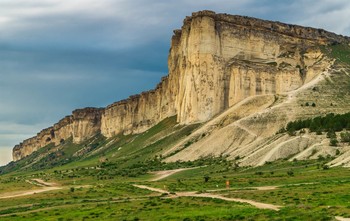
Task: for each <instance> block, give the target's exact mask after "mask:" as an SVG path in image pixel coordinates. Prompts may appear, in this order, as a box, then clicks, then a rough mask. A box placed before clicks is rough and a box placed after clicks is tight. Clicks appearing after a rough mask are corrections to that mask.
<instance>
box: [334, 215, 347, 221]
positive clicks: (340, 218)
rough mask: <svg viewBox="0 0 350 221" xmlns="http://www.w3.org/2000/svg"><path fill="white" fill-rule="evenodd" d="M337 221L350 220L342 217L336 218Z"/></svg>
mask: <svg viewBox="0 0 350 221" xmlns="http://www.w3.org/2000/svg"><path fill="white" fill-rule="evenodd" d="M335 219H336V220H339V221H350V218H344V217H341V216H336V217H335Z"/></svg>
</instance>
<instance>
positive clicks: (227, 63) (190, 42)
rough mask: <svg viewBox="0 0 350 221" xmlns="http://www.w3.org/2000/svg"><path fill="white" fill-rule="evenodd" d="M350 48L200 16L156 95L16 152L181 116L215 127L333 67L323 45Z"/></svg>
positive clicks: (310, 32)
mask: <svg viewBox="0 0 350 221" xmlns="http://www.w3.org/2000/svg"><path fill="white" fill-rule="evenodd" d="M344 42H349V38H347V37H343V36H340V35H336V34H334V33H330V32H327V31H324V30H320V29H314V28H306V27H301V26H296V25H288V24H283V23H279V22H270V21H264V20H259V19H254V18H249V17H242V16H233V15H227V14H216V13H214V12H211V11H201V12H197V13H193V14H192V16H191V17H187V18H186V19H185V20H184V25H183V27H182V29H181V30H175V31H174V35H173V37H172V41H171V49H170V54H169V58H168V66H169V75H168V76H167V77H164V78H162V81H161V83H159V84H158V86H157V87H156V88H155V89H154V90H151V91H148V92H144V93H141V94H140V95H135V96H131V97H130V98H128V99H126V100H122V101H119V102H116V103H114V104H112V105H109V106H108V107H106V108H105V109H94V108H86V109H82V110H76V111H74V112H73V115H72V116H68V117H66V118H64V119H63V120H61V121H60V122H59V123H57V124H55V125H54V126H53V127H50V128H48V129H45V130H43V131H41V132H40V133H39V134H38V135H37V136H35V137H33V138H30V139H28V140H25V141H24V142H23V143H21V144H20V145H17V146H16V147H15V148H14V150H13V159H14V160H19V159H21V158H23V157H25V156H28V155H29V154H31V153H32V152H34V151H36V150H38V149H39V148H41V147H43V146H45V145H47V144H49V143H52V142H53V143H54V144H55V145H58V144H60V142H62V141H63V140H65V139H68V138H69V137H73V141H74V142H75V143H79V142H82V141H84V140H86V139H88V138H90V137H92V136H94V135H96V134H98V133H102V135H104V136H106V137H112V136H114V135H116V134H119V133H124V134H130V133H140V132H143V131H145V130H147V129H148V128H150V127H152V126H154V125H155V124H157V123H158V122H160V121H161V120H163V119H165V118H167V117H170V116H174V115H177V120H178V122H179V123H180V124H191V123H196V122H204V121H208V120H209V119H211V118H212V117H214V116H216V115H218V114H219V113H221V112H223V111H224V110H226V109H228V108H229V107H231V106H233V105H234V104H236V103H238V102H239V101H242V100H243V99H245V98H247V97H250V96H255V95H265V94H279V93H283V92H288V91H292V90H295V89H297V88H299V87H300V86H302V85H303V84H305V83H307V82H309V81H310V80H311V79H313V78H314V77H315V76H316V75H317V74H319V73H320V72H321V71H322V70H324V69H325V68H326V66H327V64H328V63H327V62H324V60H325V59H324V56H323V54H322V53H321V51H320V50H319V47H318V46H319V45H326V44H335V43H344Z"/></svg>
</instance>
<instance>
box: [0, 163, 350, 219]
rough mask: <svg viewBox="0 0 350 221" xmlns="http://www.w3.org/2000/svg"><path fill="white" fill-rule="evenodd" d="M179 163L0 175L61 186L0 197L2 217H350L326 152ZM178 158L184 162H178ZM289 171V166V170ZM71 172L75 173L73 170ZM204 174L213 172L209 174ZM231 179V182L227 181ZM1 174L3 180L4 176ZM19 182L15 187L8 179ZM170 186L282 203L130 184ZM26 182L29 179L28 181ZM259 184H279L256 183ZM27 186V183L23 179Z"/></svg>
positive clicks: (347, 184) (340, 171) (340, 175)
mask: <svg viewBox="0 0 350 221" xmlns="http://www.w3.org/2000/svg"><path fill="white" fill-rule="evenodd" d="M208 162H209V165H208V166H205V167H200V168H196V169H193V170H187V171H182V172H180V173H178V174H174V175H172V176H170V177H167V178H166V179H164V180H160V181H157V182H149V181H147V180H148V179H149V178H150V177H151V175H146V176H145V175H142V176H138V177H129V178H127V177H118V176H116V177H114V178H112V179H106V180H101V179H98V178H97V177H96V176H94V175H93V173H91V175H89V173H87V171H85V170H71V171H70V170H68V172H67V174H66V172H62V171H56V172H47V173H43V172H41V173H37V174H27V175H25V174H22V175H21V176H16V178H14V177H13V176H14V175H11V174H8V175H6V176H1V177H0V182H1V183H0V186H1V188H2V191H3V192H4V191H6V190H8V191H9V192H11V191H15V190H17V189H18V188H17V187H15V186H16V185H17V186H20V185H22V184H23V185H25V186H26V185H27V184H26V183H25V180H28V179H30V178H33V177H41V178H44V179H46V180H48V181H55V182H57V183H59V185H62V186H63V187H64V188H63V189H61V190H56V191H52V192H46V193H41V194H35V195H31V196H26V197H19V198H13V199H0V220H333V218H334V217H335V216H343V217H350V203H349V202H350V194H349V192H348V190H349V189H350V176H349V175H350V173H349V169H347V168H330V169H323V167H322V165H323V164H324V163H326V162H327V160H326V159H324V160H314V161H300V162H287V161H279V162H275V163H272V164H267V165H264V166H262V167H258V168H235V167H233V166H232V162H227V161H225V160H224V159H221V160H220V159H219V160H213V161H210V160H208ZM179 166H181V165H179ZM290 171H292V173H291V172H290ZM72 173H74V178H73V179H71V178H70V177H69V176H71V175H72ZM204 177H209V180H208V181H207V182H205V179H204ZM227 180H229V181H230V183H231V185H230V188H229V189H226V188H225V182H226V181H227ZM3 181H6V183H4V182H3ZM11 183H12V184H13V185H14V188H11V187H10V186H11V185H10V184H11ZM134 183H137V184H146V185H148V186H153V187H158V188H162V189H164V188H165V189H167V190H169V191H172V192H175V191H197V192H207V191H212V190H213V191H215V194H220V195H223V196H226V197H232V198H233V197H234V198H243V199H251V200H255V201H258V202H263V203H270V204H274V205H281V206H283V207H282V208H281V210H280V211H270V210H264V209H263V210H262V209H257V208H255V207H253V206H251V205H248V204H241V203H235V202H227V201H223V200H218V199H209V198H194V197H181V198H169V196H168V195H166V194H163V195H161V194H160V193H155V192H151V191H149V190H143V189H138V188H136V187H133V186H132V184H134ZM28 185H29V184H28ZM257 186H277V187H276V189H271V190H256V189H255V187H257ZM23 188H24V187H23Z"/></svg>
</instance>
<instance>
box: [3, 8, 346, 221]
mask: <svg viewBox="0 0 350 221" xmlns="http://www.w3.org/2000/svg"><path fill="white" fill-rule="evenodd" d="M168 65H169V74H168V76H166V77H164V78H162V80H161V83H159V84H158V85H157V86H156V88H155V89H154V90H151V91H148V92H144V93H142V94H140V95H133V96H131V97H129V98H128V99H125V100H122V101H118V102H116V103H113V104H111V105H109V106H107V107H105V108H91V107H90V108H83V109H78V110H74V111H73V112H72V115H70V116H66V117H64V118H63V119H62V120H60V121H59V122H58V123H56V124H54V125H53V126H52V127H49V128H47V129H44V130H42V131H41V132H39V133H38V134H37V136H35V137H32V138H29V139H27V140H25V141H23V142H22V143H20V144H19V145H17V146H16V147H14V149H13V158H14V161H13V162H11V163H9V164H8V165H6V166H3V167H0V220H4V221H6V220H10V221H14V220H19V221H21V220H26V221H30V220H32V221H36V220H55V221H56V220H59V221H63V220H66V221H69V220H91V221H92V220H93V221H95V220H104V221H106V220H113V221H114V220H127V221H138V220H150V221H154V220H183V221H194V220H198V221H203V220H205V221H218V220H220V221H228V220H268V221H270V220H276V221H277V220H308V221H309V220H329V221H331V220H348V219H349V218H350V207H349V201H350V195H349V191H348V190H349V188H350V178H349V171H350V170H349V169H350V168H349V167H350V146H349V145H350V111H349V110H350V93H349V91H350V39H349V38H348V37H344V36H340V35H336V34H334V33H330V32H327V31H325V30H319V29H314V28H308V27H301V26H297V25H288V24H283V23H279V22H271V21H264V20H259V19H255V18H249V17H243V16H234V15H227V14H216V13H214V12H211V11H201V12H196V13H193V14H192V16H190V17H187V18H185V20H184V23H183V26H182V28H181V30H176V31H174V35H173V37H172V40H171V49H170V53H169V57H168Z"/></svg>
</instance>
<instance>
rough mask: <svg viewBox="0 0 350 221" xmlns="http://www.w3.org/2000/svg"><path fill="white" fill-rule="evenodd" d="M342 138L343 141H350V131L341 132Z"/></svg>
mask: <svg viewBox="0 0 350 221" xmlns="http://www.w3.org/2000/svg"><path fill="white" fill-rule="evenodd" d="M340 139H341V142H343V143H346V142H350V133H349V132H343V133H340Z"/></svg>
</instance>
